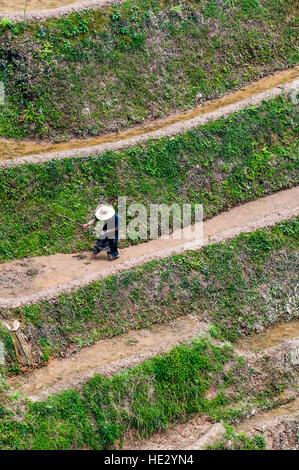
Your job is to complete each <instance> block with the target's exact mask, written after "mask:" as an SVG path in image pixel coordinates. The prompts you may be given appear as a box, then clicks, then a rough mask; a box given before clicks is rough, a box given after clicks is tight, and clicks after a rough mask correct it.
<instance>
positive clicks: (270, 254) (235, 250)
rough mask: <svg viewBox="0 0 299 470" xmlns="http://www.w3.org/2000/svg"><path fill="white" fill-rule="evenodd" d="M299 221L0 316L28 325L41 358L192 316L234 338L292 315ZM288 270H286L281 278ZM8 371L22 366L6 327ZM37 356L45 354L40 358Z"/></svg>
mask: <svg viewBox="0 0 299 470" xmlns="http://www.w3.org/2000/svg"><path fill="white" fill-rule="evenodd" d="M298 226H299V225H298V219H295V220H292V221H286V222H282V223H280V224H278V225H276V226H274V227H273V228H271V229H264V230H259V231H257V232H253V233H251V234H249V235H245V234H243V235H240V236H239V237H237V238H235V239H234V240H233V241H229V242H226V243H220V244H215V245H211V246H207V247H205V248H203V249H202V250H199V251H192V252H186V253H184V254H183V255H175V256H172V257H170V258H167V259H163V260H159V261H153V262H149V263H147V264H145V265H144V266H140V267H138V268H136V269H132V270H129V271H125V272H123V273H120V274H118V275H115V276H112V277H109V278H106V279H104V280H102V281H98V282H95V283H92V284H90V285H88V286H86V287H84V288H81V289H79V290H78V291H76V292H74V293H70V294H62V295H60V296H59V297H58V298H57V299H56V300H55V301H52V302H49V301H43V302H40V303H37V304H33V305H30V306H24V307H20V308H17V309H13V310H4V311H3V312H2V317H3V318H18V319H19V320H20V321H22V323H23V324H25V325H26V327H25V328H24V333H25V334H26V335H27V337H28V338H30V345H31V348H32V353H33V357H34V358H35V361H36V363H37V364H40V365H42V364H44V363H45V362H46V361H47V360H48V359H49V358H50V357H55V356H56V357H59V356H61V355H63V354H65V352H66V351H67V350H69V348H70V346H71V347H72V350H79V349H80V348H82V347H83V346H86V345H90V344H92V343H94V342H95V341H97V340H99V339H102V338H107V337H112V336H115V335H119V334H122V333H125V332H127V331H129V330H131V329H139V328H147V327H151V325H153V324H155V323H162V322H168V321H171V320H173V319H174V318H178V317H180V316H183V315H187V314H193V315H196V316H198V317H199V319H201V320H205V321H210V322H212V323H213V327H212V329H211V334H212V336H213V337H214V338H224V339H228V340H230V341H234V340H236V339H237V338H238V337H240V336H241V335H248V334H252V333H255V332H258V331H260V330H261V329H263V328H265V327H268V326H270V325H272V324H274V323H276V322H278V321H289V320H292V319H295V318H296V300H295V292H296V285H297V282H298V257H297V250H298ZM286 273H287V276H286ZM0 338H2V339H3V340H4V341H5V344H6V345H7V357H6V371H7V373H9V374H12V373H16V372H18V370H19V366H18V361H17V359H16V357H15V354H14V349H13V344H12V342H11V339H10V335H9V332H5V330H4V328H2V330H0ZM41 356H43V357H42V358H41Z"/></svg>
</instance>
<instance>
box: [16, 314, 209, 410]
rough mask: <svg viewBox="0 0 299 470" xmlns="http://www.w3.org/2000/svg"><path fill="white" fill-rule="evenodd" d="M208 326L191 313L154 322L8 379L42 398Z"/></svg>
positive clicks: (114, 369) (129, 363) (134, 362)
mask: <svg viewBox="0 0 299 470" xmlns="http://www.w3.org/2000/svg"><path fill="white" fill-rule="evenodd" d="M208 327H209V324H208V323H204V322H200V321H199V320H198V318H196V317H193V316H191V315H188V316H186V317H183V318H180V319H177V320H175V321H173V322H171V323H168V324H167V323H166V324H162V325H154V326H153V327H152V328H151V329H150V330H148V329H144V330H132V331H129V332H128V333H126V334H124V335H120V336H116V337H115V338H112V339H106V340H101V341H98V342H97V343H95V344H94V345H93V346H90V347H86V348H83V349H82V350H81V351H80V352H78V353H77V354H75V355H74V356H71V357H69V358H66V359H53V360H52V361H50V362H49V363H48V364H47V366H45V367H42V368H41V369H36V370H35V371H33V372H32V373H30V374H26V375H23V376H21V377H19V376H16V377H13V378H11V379H8V383H9V384H10V385H11V386H12V387H14V388H16V390H18V391H19V392H20V393H23V394H24V395H26V396H28V397H29V398H30V399H32V400H34V401H35V400H41V399H44V398H46V397H47V396H49V395H51V394H53V393H55V392H57V391H60V390H65V389H68V388H74V387H78V386H79V385H80V383H81V382H86V381H88V380H90V379H91V378H92V377H93V376H94V374H96V373H98V374H101V375H105V376H112V375H114V374H116V372H119V371H122V370H124V369H128V368H131V367H133V366H135V365H137V364H140V363H142V362H144V361H145V360H146V359H149V358H150V357H153V356H156V355H158V354H163V353H165V352H167V351H169V350H170V349H171V348H173V347H174V346H175V345H176V344H179V343H181V342H187V341H190V340H191V339H192V338H194V337H196V336H198V335H199V334H200V333H204V332H206V331H207V329H208Z"/></svg>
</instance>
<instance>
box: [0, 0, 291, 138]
mask: <svg viewBox="0 0 299 470" xmlns="http://www.w3.org/2000/svg"><path fill="white" fill-rule="evenodd" d="M295 3H296V2H295V1H291V0H288V1H287V0H275V1H273V0H262V1H257V0H238V1H232V2H231V1H230V2H228V1H212V2H211V1H210V0H202V1H200V2H198V1H195V0H188V1H185V2H182V3H180V2H177V1H173V0H170V1H168V2H164V1H160V0H135V1H134V2H119V4H116V5H115V6H109V7H107V8H104V9H100V10H88V11H85V12H78V13H74V14H72V15H70V16H66V17H63V18H61V19H49V20H47V21H44V22H42V23H40V22H33V23H27V22H24V21H23V22H18V23H16V24H15V23H12V22H11V21H10V20H9V21H8V20H5V19H3V20H2V23H0V34H1V48H0V80H3V81H4V84H5V89H6V100H5V105H4V106H2V107H1V108H0V136H2V137H7V138H9V137H16V138H25V137H39V138H49V139H51V140H53V139H54V140H60V141H61V140H62V141H63V140H68V139H70V138H72V137H83V138H84V137H87V136H95V135H99V134H102V133H107V132H112V131H117V130H120V129H123V128H127V127H129V126H132V125H133V124H136V123H141V122H144V121H147V120H149V119H154V118H158V117H161V116H164V115H167V114H169V113H171V112H173V111H177V110H179V109H188V108H191V107H194V106H195V105H196V104H201V103H204V102H206V101H207V100H210V99H211V98H215V97H217V96H221V95H223V94H225V93H226V92H227V91H228V90H232V89H236V88H238V87H240V86H242V85H244V84H245V83H248V82H250V81H252V80H255V79H258V78H260V77H263V76H265V75H268V74H270V73H272V72H274V71H276V70H282V69H286V68H288V67H290V66H292V65H295V63H296V62H297V61H298V55H297V50H296V47H295V46H296V43H295V40H296V15H295Z"/></svg>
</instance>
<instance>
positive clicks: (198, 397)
mask: <svg viewBox="0 0 299 470" xmlns="http://www.w3.org/2000/svg"><path fill="white" fill-rule="evenodd" d="M224 366H226V367H225V369H224ZM227 366H229V367H227ZM277 372H278V374H277ZM260 373H261V369H259V374H260ZM275 374H276V375H275V380H276V389H275V387H273V386H272V389H271V387H268V386H267V383H266V382H263V383H262V390H263V392H262V394H263V395H264V397H267V399H266V403H265V404H264V406H267V405H268V406H271V403H273V401H274V400H275V396H277V394H279V390H280V391H281V389H283V387H284V386H285V384H286V383H287V382H288V379H286V376H285V374H284V373H283V372H281V371H275ZM255 375H256V372H255V371H254V370H253V369H252V368H248V366H247V365H246V361H244V360H242V361H240V360H238V357H237V356H236V355H235V354H234V353H233V351H232V349H231V348H230V347H228V346H221V347H219V346H216V345H215V344H213V343H212V342H210V341H208V340H207V339H204V338H199V339H195V340H193V341H192V342H191V343H190V344H183V345H180V346H176V347H175V348H174V349H172V350H171V351H170V352H169V353H167V354H164V355H162V356H157V357H154V358H152V359H149V360H147V361H145V362H144V363H143V364H141V365H139V366H136V367H133V368H132V369H129V370H126V371H123V372H121V373H118V374H116V375H115V376H113V377H112V378H106V377H102V376H100V375H95V377H94V378H93V379H92V380H91V381H89V382H88V383H87V384H86V385H85V386H84V388H83V390H82V392H78V391H75V390H67V391H63V392H60V393H58V394H56V395H53V396H51V397H49V398H48V399H47V400H46V401H43V402H37V403H32V402H30V401H29V402H28V403H27V404H24V403H23V405H22V409H20V401H19V400H18V398H16V399H13V397H9V395H8V394H7V390H6V389H5V386H4V385H2V387H1V388H0V403H2V405H1V407H0V417H1V420H0V449H6V450H7V449H27V450H28V449H34V450H36V449H38V450H46V449H51V450H61V449H64V450H67V449H80V448H81V449H107V448H111V446H115V447H116V448H119V447H121V446H122V442H123V438H124V436H125V434H126V433H127V432H128V431H131V432H132V431H133V432H134V433H136V434H137V435H139V436H140V437H147V436H149V435H151V434H153V433H154V432H156V431H159V430H161V429H165V428H166V427H167V426H169V425H170V424H171V423H176V422H184V421H187V420H188V419H190V417H192V415H195V414H199V413H200V414H205V415H208V416H210V418H211V420H212V421H215V420H217V421H219V420H224V421H225V422H226V423H232V422H234V421H236V419H241V418H242V417H244V413H245V412H243V413H242V411H241V410H240V409H239V410H238V406H239V405H240V403H241V402H243V403H246V402H247V412H248V410H249V409H250V408H248V407H250V400H251V399H253V398H255V397H258V396H259V395H261V391H260V390H257V389H256V388H255V387H251V390H250V392H248V390H247V388H246V385H248V384H250V383H251V380H252V379H253V380H254V376H255ZM268 379H269V380H270V381H271V380H274V379H273V376H272V373H270V375H269V377H268ZM212 384H213V386H216V387H217V392H218V393H217V394H216V396H215V397H214V398H213V399H207V398H206V392H207V390H208V389H209V387H210V386H211V385H212ZM236 384H237V385H236ZM245 389H246V397H245V395H244V394H243V395H242V392H243V391H244V390H245ZM1 392H2V393H1ZM236 393H237V395H236ZM236 396H237V397H238V400H239V401H240V403H237V402H236ZM264 399H265V398H264ZM233 410H235V412H234V411H233ZM245 414H246V413H245ZM237 416H238V418H236V417H237ZM237 442H238V444H239V448H240V443H242V445H243V447H244V448H249V447H250V446H251V448H262V445H261V444H262V442H261V439H259V440H256V439H254V440H253V441H251V440H250V439H246V440H244V438H243V439H242V440H240V439H239V441H237Z"/></svg>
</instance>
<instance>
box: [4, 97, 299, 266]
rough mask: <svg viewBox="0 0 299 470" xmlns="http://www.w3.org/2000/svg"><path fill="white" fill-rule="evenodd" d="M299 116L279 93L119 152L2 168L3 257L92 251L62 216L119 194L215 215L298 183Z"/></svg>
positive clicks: (89, 241)
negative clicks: (198, 207) (255, 104)
mask: <svg viewBox="0 0 299 470" xmlns="http://www.w3.org/2000/svg"><path fill="white" fill-rule="evenodd" d="M297 115H298V112H297V110H296V106H295V105H293V104H292V103H291V102H290V101H289V100H288V99H287V98H285V97H278V98H275V99H272V100H270V101H269V102H265V103H263V104H262V105H261V106H260V107H258V108H255V107H250V108H249V109H245V110H242V111H240V112H238V113H235V114H232V115H230V116H229V117H227V118H221V119H219V120H217V121H214V122H210V123H208V124H205V125H204V126H201V127H198V128H196V129H192V130H190V131H188V132H186V133H185V134H182V135H178V136H176V137H173V138H163V139H160V140H158V141H151V142H149V143H147V144H144V145H141V146H135V147H132V148H130V149H128V150H124V151H122V152H118V153H116V152H106V153H105V154H103V155H101V156H98V157H93V156H90V157H88V158H79V159H75V158H74V159H71V158H70V159H65V160H61V161H57V160H54V161H51V162H48V163H45V164H43V165H40V164H30V165H22V166H19V167H14V168H7V169H3V170H2V171H1V174H0V261H6V260H9V259H13V258H23V257H25V256H38V255H49V254H53V253H57V252H63V253H72V252H77V251H80V250H84V249H89V248H92V247H93V244H94V239H93V237H92V236H91V235H88V234H87V232H86V231H83V230H82V229H80V228H78V227H77V226H76V225H74V224H72V223H70V222H68V221H66V220H61V219H60V218H59V214H61V215H63V214H64V215H66V216H68V217H70V218H72V219H75V220H77V221H79V222H85V221H87V220H89V218H90V217H91V216H93V213H94V210H95V208H96V206H97V205H98V204H99V203H101V202H102V201H108V202H110V203H112V204H114V205H115V204H117V197H118V196H127V198H128V199H127V202H128V205H130V204H131V203H132V202H139V203H142V204H144V205H145V206H146V207H148V205H149V204H150V203H155V204H157V203H159V204H161V203H166V204H172V203H177V204H179V205H180V206H182V205H183V204H184V203H190V204H191V205H192V207H194V205H195V204H196V203H201V204H203V207H204V216H205V218H209V217H212V216H214V215H216V214H219V213H220V212H222V211H223V210H226V209H229V208H230V207H233V206H236V205H238V204H240V203H243V202H245V201H249V200H252V199H257V198H259V197H262V196H265V195H267V194H270V193H273V192H275V191H279V190H281V189H286V188H290V187H292V186H294V185H296V184H298V147H297V142H298V126H297V125H296V122H297ZM128 220H129V218H128ZM139 241H140V240H137V241H135V242H134V243H136V242H139ZM129 243H132V242H131V241H130V240H128V241H126V242H125V243H123V245H122V246H124V245H128V244H129Z"/></svg>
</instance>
